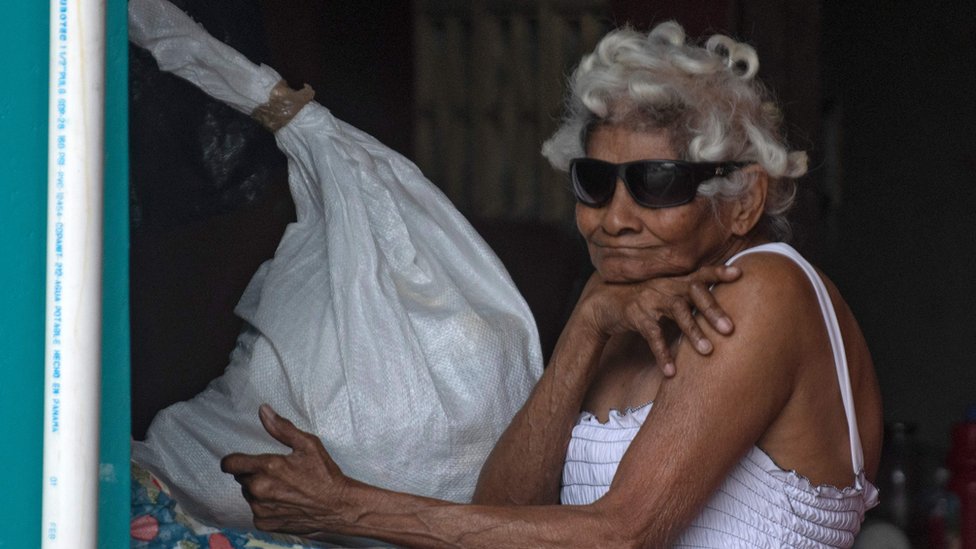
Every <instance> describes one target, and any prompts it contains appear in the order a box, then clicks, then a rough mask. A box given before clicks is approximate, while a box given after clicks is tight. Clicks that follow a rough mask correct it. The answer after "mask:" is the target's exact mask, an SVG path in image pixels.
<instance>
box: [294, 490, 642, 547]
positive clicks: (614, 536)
mask: <svg viewBox="0 0 976 549" xmlns="http://www.w3.org/2000/svg"><path fill="white" fill-rule="evenodd" d="M352 489H353V492H354V494H353V495H352V497H351V498H350V499H352V500H354V501H358V504H356V505H354V506H352V507H350V508H349V509H348V510H347V512H346V513H344V515H345V516H344V518H343V519H342V521H341V522H342V523H341V524H335V523H334V522H333V521H329V523H327V524H326V525H325V526H326V528H324V529H323V530H330V531H331V533H341V534H345V535H352V536H362V537H368V538H374V539H381V540H384V541H387V542H390V543H394V544H397V545H403V546H406V547H416V548H433V549H440V548H460V547H464V548H472V549H477V548H492V549H500V548H508V547H511V548H516V547H518V548H523V547H554V548H557V547H558V548H568V547H587V548H589V547H633V546H637V545H639V544H638V540H639V539H640V538H641V535H642V533H643V532H642V530H638V529H636V528H635V527H634V526H635V522H636V521H631V520H627V517H626V516H625V514H624V513H609V512H605V510H604V509H602V508H601V507H600V506H599V504H596V505H589V506H559V505H544V506H521V507H513V506H507V507H506V506H481V505H457V504H452V503H445V502H442V501H438V500H432V499H428V498H423V497H419V496H413V495H408V494H401V493H393V492H388V491H385V490H379V489H376V488H373V487H371V486H367V485H358V486H356V487H353V488H352ZM323 535H324V534H323ZM313 537H314V535H313Z"/></svg>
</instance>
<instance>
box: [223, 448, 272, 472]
mask: <svg viewBox="0 0 976 549" xmlns="http://www.w3.org/2000/svg"><path fill="white" fill-rule="evenodd" d="M266 459H267V456H261V455H250V454H228V455H226V456H224V458H223V459H221V460H220V470H221V471H223V472H225V473H227V474H230V475H234V476H235V477H238V476H245V475H253V474H255V473H257V472H260V471H261V470H262V467H263V464H264V461H265V460H266Z"/></svg>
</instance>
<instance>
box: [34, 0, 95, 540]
mask: <svg viewBox="0 0 976 549" xmlns="http://www.w3.org/2000/svg"><path fill="white" fill-rule="evenodd" d="M50 53H51V62H50V92H49V111H48V113H49V114H48V119H49V140H48V225H47V227H48V228H47V231H48V232H47V241H48V244H47V246H48V248H47V310H46V332H45V337H46V341H45V382H44V386H45V395H44V402H45V408H44V479H43V481H44V488H43V509H42V539H43V547H45V548H54V547H72V548H92V549H93V548H94V547H96V544H97V541H98V531H97V525H98V456H99V408H100V406H99V405H100V382H101V326H102V314H101V313H102V311H101V307H102V203H103V200H102V194H103V193H102V188H103V184H102V177H103V171H104V168H103V142H104V102H105V99H104V98H105V1H104V0H51V42H50Z"/></svg>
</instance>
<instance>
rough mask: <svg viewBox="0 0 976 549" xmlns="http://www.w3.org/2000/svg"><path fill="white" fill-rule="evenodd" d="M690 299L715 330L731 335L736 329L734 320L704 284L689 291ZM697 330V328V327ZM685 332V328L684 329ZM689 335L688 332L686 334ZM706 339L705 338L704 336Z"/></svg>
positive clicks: (692, 286) (692, 287) (694, 285)
mask: <svg viewBox="0 0 976 549" xmlns="http://www.w3.org/2000/svg"><path fill="white" fill-rule="evenodd" d="M688 293H689V297H690V298H691V302H692V303H693V304H694V305H695V308H696V309H698V311H699V312H700V313H701V314H702V316H704V317H705V320H707V321H708V323H709V324H711V325H712V327H713V328H715V329H716V330H717V331H718V333H720V334H724V335H729V334H731V333H732V330H733V329H734V328H735V327H734V325H733V324H732V319H731V318H729V316H728V315H727V314H725V311H724V310H723V309H722V307H721V306H720V305H719V304H718V301H716V300H715V296H714V295H712V292H710V291H709V290H708V288H706V287H705V286H704V285H702V284H698V283H695V284H692V285H691V288H690V289H689V292H688ZM696 328H697V326H696ZM682 330H684V327H682ZM686 333H687V332H686ZM703 337H704V336H703Z"/></svg>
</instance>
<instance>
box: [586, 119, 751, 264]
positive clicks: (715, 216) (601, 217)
mask: <svg viewBox="0 0 976 549" xmlns="http://www.w3.org/2000/svg"><path fill="white" fill-rule="evenodd" d="M586 152H587V156H589V157H591V158H596V159H599V160H604V161H607V162H614V163H622V162H631V161H634V160H676V159H678V156H677V155H676V154H675V153H674V151H673V150H672V149H671V145H670V143H669V142H668V136H667V134H666V133H664V132H653V133H648V132H640V131H634V130H629V129H626V128H621V127H617V126H602V127H599V128H597V129H596V130H594V131H593V132H592V133H591V134H590V136H589V143H588V144H587V151H586ZM728 210H729V208H728V207H725V206H723V205H722V204H721V203H719V207H718V208H716V209H713V208H712V205H711V203H710V202H709V200H708V199H707V198H703V197H701V196H698V197H696V198H695V199H694V200H693V201H691V202H689V203H688V204H684V205H681V206H674V207H671V208H653V209H652V208H645V207H643V206H640V205H638V204H637V203H636V202H634V200H633V198H631V196H630V193H628V192H627V189H626V187H624V184H623V181H620V180H618V181H617V188H616V191H615V192H614V195H613V199H612V200H611V201H610V202H609V203H608V204H606V205H605V206H603V207H601V208H591V207H589V206H584V205H582V204H579V203H577V204H576V225H577V227H578V228H579V231H580V233H581V234H582V235H583V237H584V238H585V239H586V242H587V246H588V248H589V252H590V260H591V261H592V262H593V266H594V267H596V270H597V271H598V272H599V273H600V275H601V276H602V277H603V279H604V280H606V281H608V282H637V281H642V280H648V279H650V278H655V277H659V276H667V275H680V274H686V273H689V272H691V271H693V270H695V269H697V268H698V267H699V266H701V265H704V264H714V263H720V262H722V261H724V260H725V259H726V258H727V257H728V256H730V255H731V253H732V252H730V250H731V248H732V247H733V246H734V244H735V242H734V239H733V235H732V232H731V231H730V230H729V229H728V228H727V227H729V223H728V221H729V220H728V219H727V218H728V217H729V216H728Z"/></svg>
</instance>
